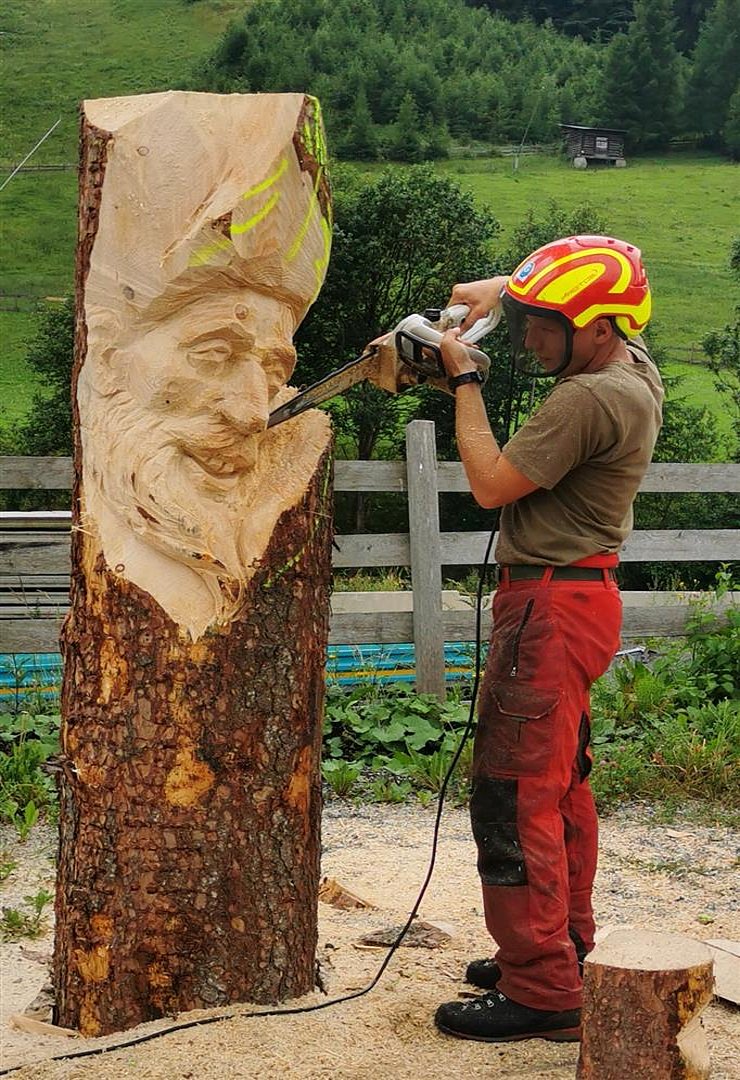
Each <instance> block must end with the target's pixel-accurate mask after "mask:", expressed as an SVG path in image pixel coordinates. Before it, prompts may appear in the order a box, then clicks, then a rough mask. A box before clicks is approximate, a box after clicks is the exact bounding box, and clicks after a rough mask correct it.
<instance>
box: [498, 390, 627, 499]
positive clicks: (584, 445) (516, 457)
mask: <svg viewBox="0 0 740 1080" xmlns="http://www.w3.org/2000/svg"><path fill="white" fill-rule="evenodd" d="M615 434H616V433H615V431H614V428H613V424H612V421H611V420H610V418H609V416H608V415H607V413H606V412H605V410H604V409H603V407H602V406H601V404H600V403H599V400H598V398H597V397H596V396H595V395H594V394H593V393H592V392H591V390H589V389H588V388H587V387H585V386H579V385H578V383H576V382H574V381H570V380H566V381H565V382H562V383H560V384H558V385H557V386H556V387H555V388H554V389H553V390H552V392H551V393H550V395H549V396H548V397H547V398H546V399H545V400H544V402H543V403H542V405H540V407H539V408H538V409H537V411H536V412H535V413H533V415H532V416H531V417H530V418H529V419H528V420H527V421H525V423H524V424H522V426H521V427H520V428H519V430H518V431H517V432H516V433H515V434H514V435H513V436H512V438H511V439H510V440H509V442H508V443H507V444H506V446H505V447H504V448H503V451H502V453H503V456H504V457H505V458H506V460H507V461H508V462H509V463H510V464H511V465H513V466H514V468H515V469H518V471H519V472H520V473H522V474H523V475H524V476H526V477H527V479H528V480H531V481H532V483H533V484H537V485H538V487H542V488H547V489H550V488H554V487H555V485H556V484H557V483H558V481H559V480H562V478H563V477H564V476H566V475H567V473H569V472H570V471H571V469H575V468H576V466H578V465H580V464H581V463H582V462H584V461H587V460H588V459H589V458H592V457H593V456H594V455H596V454H598V453H601V452H603V451H605V450H608V448H609V447H610V446H611V445H613V443H614V440H615Z"/></svg>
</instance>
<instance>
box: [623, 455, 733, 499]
mask: <svg viewBox="0 0 740 1080" xmlns="http://www.w3.org/2000/svg"><path fill="white" fill-rule="evenodd" d="M640 491H680V492H689V491H698V492H701V491H704V492H715V491H716V492H720V491H729V492H735V491H740V465H738V464H735V463H733V462H717V463H712V464H707V465H691V464H683V463H680V462H656V463H654V464H652V465H650V466H648V470H647V472H646V474H645V477H644V479H643V481H642V483H641V484H640Z"/></svg>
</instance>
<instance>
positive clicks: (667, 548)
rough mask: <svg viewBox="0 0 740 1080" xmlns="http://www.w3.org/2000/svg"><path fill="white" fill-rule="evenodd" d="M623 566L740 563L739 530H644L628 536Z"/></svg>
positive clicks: (624, 549) (622, 555)
mask: <svg viewBox="0 0 740 1080" xmlns="http://www.w3.org/2000/svg"><path fill="white" fill-rule="evenodd" d="M620 559H621V560H622V562H703V561H705V560H709V561H711V562H733V561H734V560H735V559H740V529H664V530H657V529H656V530H651V529H643V530H641V531H640V532H635V533H632V535H631V536H629V537H628V538H627V540H626V542H625V544H624V547H623V548H622V551H621V553H620Z"/></svg>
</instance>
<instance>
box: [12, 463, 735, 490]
mask: <svg viewBox="0 0 740 1080" xmlns="http://www.w3.org/2000/svg"><path fill="white" fill-rule="evenodd" d="M334 474H335V479H334V488H335V490H336V491H399V492H403V491H405V490H406V465H405V462H402V461H344V460H337V461H336V462H335V463H334ZM71 487H72V461H71V458H66V457H47V458H32V457H28V458H26V457H2V456H0V489H3V488H5V489H7V488H17V489H21V490H23V489H39V490H47V491H49V490H58V489H71ZM437 487H438V489H439V491H444V492H448V491H453V492H467V491H469V490H470V488H469V485H468V481H467V478H466V476H465V470H464V468H463V466H462V465H461V464H460V462H458V461H441V462H439V465H438V472H437ZM640 491H651V492H652V491H678V492H692V491H693V492H721V491H724V492H738V491H740V464H736V463H734V462H712V463H708V464H686V463H683V462H659V463H655V464H653V465H650V466H649V468H648V470H647V473H646V474H645V478H644V480H643V482H642V484H641V485H640Z"/></svg>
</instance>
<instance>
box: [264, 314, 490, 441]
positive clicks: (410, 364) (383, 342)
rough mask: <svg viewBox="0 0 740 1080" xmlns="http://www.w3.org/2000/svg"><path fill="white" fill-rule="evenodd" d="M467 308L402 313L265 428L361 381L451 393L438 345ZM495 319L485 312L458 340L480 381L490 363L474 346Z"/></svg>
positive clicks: (273, 415) (395, 388)
mask: <svg viewBox="0 0 740 1080" xmlns="http://www.w3.org/2000/svg"><path fill="white" fill-rule="evenodd" d="M468 310H469V309H468V308H467V306H466V305H465V304H454V305H453V306H452V307H449V308H427V309H426V311H424V312H423V314H421V315H407V316H406V318H405V319H402V320H401V322H400V323H399V324H398V326H397V327H396V328H395V330H392V331H391V332H390V333H389V334H386V336H385V337H383V338H380V339H379V340H378V341H374V342H371V343H370V344H369V345H368V346H367V347H366V349H365V351H364V352H363V353H362V354H361V355H360V356H358V357H356V358H355V359H354V360H350V361H349V363H348V364H345V365H344V366H343V367H340V368H338V369H337V370H336V371H333V372H332V373H331V374H330V375H326V376H324V378H323V379H319V380H318V382H315V383H313V385H312V386H309V387H308V388H307V389H306V390H302V391H301V392H300V393H298V394H296V396H295V397H294V398H291V399H290V401H286V402H285V404H284V405H280V406H279V407H278V408H277V409H275V411H274V412H272V413H270V416H269V418H268V421H267V426H268V428H271V427H275V425H276V424H282V423H283V422H284V421H285V420H291V419H292V418H293V417H294V416H300V414H301V413H303V412H305V411H306V409H313V408H315V406H316V405H321V404H322V403H323V402H324V401H328V400H329V398H333V397H336V395H337V394H343V393H344V392H345V390H349V388H350V387H351V386H355V385H356V384H357V383H359V382H363V381H365V380H367V381H368V382H371V383H374V385H375V386H379V387H380V388H381V389H382V390H387V391H388V392H389V393H391V394H398V393H400V392H401V391H402V390H407V389H409V388H411V387H413V386H419V385H420V384H422V383H430V384H431V385H433V386H436V387H438V388H439V389H440V390H444V391H445V392H446V393H448V394H450V393H454V391H452V390H450V388H449V386H448V383H447V375H446V373H445V368H444V364H443V363H442V351H441V349H440V342H441V340H442V335H443V334H444V333H445V331H446V330H450V329H451V328H452V327H455V326H459V325H460V323H461V322H462V321H463V320H464V318H465V316H466V315H467V314H468ZM500 318H501V311H500V309H497V310H494V311H490V312H489V313H488V315H486V316H484V318H482V319H478V321H477V322H476V323H474V324H473V325H472V326H471V327H470V328H469V329H468V330H466V331H465V333H464V334H461V335H460V338H459V339H458V340H459V341H461V342H462V344H463V345H465V346H466V348H467V349H468V352H469V353H470V359H471V360H472V361H473V363H474V364H475V366H476V368H477V370H478V371H479V372H480V373H481V375H482V376H483V381H485V379H486V378H487V377H488V371H489V368H490V366H491V361H490V360H489V358H488V357H487V356H486V354H485V353H484V352H481V350H480V349H476V348H475V347H474V346H475V343H476V342H477V341H480V340H481V338H483V337H485V336H486V334H488V333H490V331H491V330H493V328H494V327H495V326H496V325H497V323H498V321H499V319H500Z"/></svg>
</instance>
